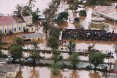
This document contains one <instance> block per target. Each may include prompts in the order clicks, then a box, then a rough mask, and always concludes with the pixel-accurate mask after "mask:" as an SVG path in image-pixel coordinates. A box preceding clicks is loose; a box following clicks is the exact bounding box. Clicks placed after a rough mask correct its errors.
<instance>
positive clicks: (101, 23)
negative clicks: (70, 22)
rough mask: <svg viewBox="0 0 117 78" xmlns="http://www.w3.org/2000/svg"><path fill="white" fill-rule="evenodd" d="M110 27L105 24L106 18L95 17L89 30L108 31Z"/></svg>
mask: <svg viewBox="0 0 117 78" xmlns="http://www.w3.org/2000/svg"><path fill="white" fill-rule="evenodd" d="M108 27H109V25H108V24H107V23H105V18H102V17H93V18H92V19H91V23H90V26H89V28H90V29H91V30H106V31H107V30H108Z"/></svg>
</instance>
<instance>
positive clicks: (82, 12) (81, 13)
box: [79, 10, 87, 16]
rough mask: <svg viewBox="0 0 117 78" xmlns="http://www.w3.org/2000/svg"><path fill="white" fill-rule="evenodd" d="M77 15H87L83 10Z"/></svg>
mask: <svg viewBox="0 0 117 78" xmlns="http://www.w3.org/2000/svg"><path fill="white" fill-rule="evenodd" d="M79 15H80V16H87V13H86V11H85V10H80V12H79Z"/></svg>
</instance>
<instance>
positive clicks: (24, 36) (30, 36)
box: [22, 33, 42, 39]
mask: <svg viewBox="0 0 117 78" xmlns="http://www.w3.org/2000/svg"><path fill="white" fill-rule="evenodd" d="M22 37H23V38H25V39H31V38H36V37H38V38H40V37H42V34H41V33H31V34H23V35H22Z"/></svg>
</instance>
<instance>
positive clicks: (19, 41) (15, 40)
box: [13, 37, 24, 46]
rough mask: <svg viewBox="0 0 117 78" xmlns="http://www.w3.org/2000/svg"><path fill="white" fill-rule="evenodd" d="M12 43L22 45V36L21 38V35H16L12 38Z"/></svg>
mask: <svg viewBox="0 0 117 78" xmlns="http://www.w3.org/2000/svg"><path fill="white" fill-rule="evenodd" d="M13 44H16V45H19V44H20V45H22V46H23V45H24V40H23V38H21V37H16V38H15V39H14V41H13Z"/></svg>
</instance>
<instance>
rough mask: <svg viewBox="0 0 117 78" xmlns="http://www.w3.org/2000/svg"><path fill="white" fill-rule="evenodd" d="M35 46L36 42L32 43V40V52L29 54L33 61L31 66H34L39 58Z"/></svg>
mask: <svg viewBox="0 0 117 78" xmlns="http://www.w3.org/2000/svg"><path fill="white" fill-rule="evenodd" d="M37 44H38V42H37V41H34V40H33V41H32V45H33V47H32V48H33V50H32V52H31V53H30V54H31V57H32V59H33V65H35V64H36V60H37V59H39V58H40V56H39V52H38V49H39V47H38V46H37Z"/></svg>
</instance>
